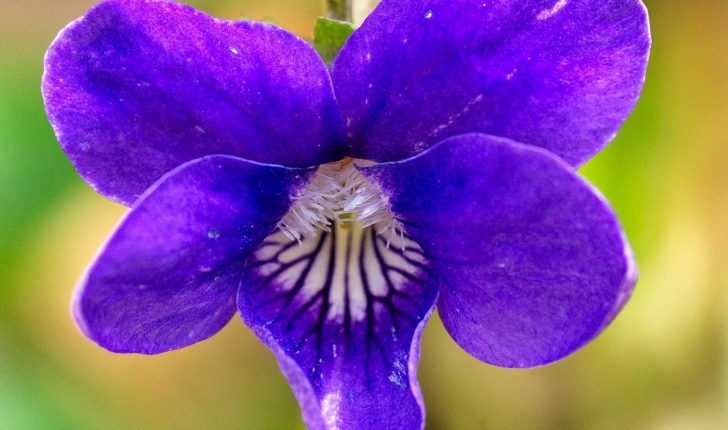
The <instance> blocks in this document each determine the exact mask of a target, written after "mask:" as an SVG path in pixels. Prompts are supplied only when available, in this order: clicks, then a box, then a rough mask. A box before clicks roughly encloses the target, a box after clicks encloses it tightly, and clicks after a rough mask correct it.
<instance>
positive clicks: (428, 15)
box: [425, 10, 432, 19]
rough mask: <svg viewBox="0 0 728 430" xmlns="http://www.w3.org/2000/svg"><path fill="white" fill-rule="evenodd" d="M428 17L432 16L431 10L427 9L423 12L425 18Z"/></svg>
mask: <svg viewBox="0 0 728 430" xmlns="http://www.w3.org/2000/svg"><path fill="white" fill-rule="evenodd" d="M430 18H432V11H431V10H428V11H427V13H426V14H425V19H430Z"/></svg>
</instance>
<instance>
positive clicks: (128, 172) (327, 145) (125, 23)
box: [43, 0, 345, 205]
mask: <svg viewBox="0 0 728 430" xmlns="http://www.w3.org/2000/svg"><path fill="white" fill-rule="evenodd" d="M43 96H44V98H45V103H46V110H47V112H48V117H49V119H50V121H51V124H52V125H53V127H54V128H55V130H56V134H57V136H58V139H59V141H60V142H61V146H62V147H63V150H64V151H65V152H66V154H67V155H68V157H69V158H70V159H71V161H72V162H73V164H74V166H75V167H76V168H77V169H78V171H79V173H80V174H81V176H82V177H83V178H84V179H85V180H86V181H87V182H88V183H89V184H90V185H91V186H92V187H94V188H95V189H96V190H97V191H99V192H100V193H101V194H103V195H105V196H107V197H109V198H111V199H112V200H115V201H118V202H121V203H124V204H127V205H130V204H131V203H133V202H134V200H135V199H136V198H137V197H138V196H139V195H140V194H141V193H142V192H144V190H146V189H147V188H148V187H149V186H150V185H152V183H154V182H155V181H156V180H157V179H159V178H160V177H161V176H162V175H164V174H165V173H167V172H169V171H170V170H172V169H174V168H175V167H177V166H179V165H180V164H182V163H184V162H187V161H190V160H193V159H196V158H200V157H204V156H206V155H213V154H225V155H233V156H236V157H241V158H245V159H248V160H252V161H257V162H261V163H269V164H280V165H284V166H289V167H308V166H313V165H317V164H321V163H325V162H329V161H334V160H337V159H340V158H342V157H343V155H344V151H345V146H344V144H343V138H344V131H343V125H342V122H341V114H340V112H339V109H338V106H337V104H336V101H335V99H334V96H333V89H332V86H331V80H330V77H329V74H328V71H327V69H326V66H325V65H324V63H323V61H322V60H321V59H320V57H319V56H318V54H317V53H316V52H315V51H314V50H313V48H311V47H310V46H309V45H308V44H307V43H306V42H304V41H303V40H301V39H299V38H298V37H296V36H294V35H292V34H290V33H288V32H286V31H284V30H282V29H280V28H277V27H275V26H273V25H269V24H264V23H258V22H231V21H223V20H219V19H215V18H212V17H210V16H208V15H205V14H204V13H202V12H199V11H196V10H194V9H192V8H191V7H189V6H185V5H181V4H178V3H174V2H169V1H163V0H151V1H140V0H108V1H105V2H102V3H100V4H99V5H97V6H95V7H94V8H93V9H91V10H90V11H89V12H88V13H87V14H86V16H84V17H83V18H81V19H79V20H77V21H75V22H74V23H72V24H71V25H69V26H68V27H67V28H66V29H65V30H63V31H62V32H61V33H60V34H59V36H58V38H57V39H56V40H55V42H53V45H51V47H50V49H49V50H48V54H47V56H46V72H45V76H44V78H43Z"/></svg>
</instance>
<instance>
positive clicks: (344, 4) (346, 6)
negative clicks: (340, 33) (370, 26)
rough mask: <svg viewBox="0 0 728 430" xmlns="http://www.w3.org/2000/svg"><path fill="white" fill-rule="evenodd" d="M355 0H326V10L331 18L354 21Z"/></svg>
mask: <svg viewBox="0 0 728 430" xmlns="http://www.w3.org/2000/svg"><path fill="white" fill-rule="evenodd" d="M352 2H353V0H326V10H328V12H329V13H328V15H329V18H331V19H336V20H339V21H347V22H352V21H353V16H352V14H351V4H352Z"/></svg>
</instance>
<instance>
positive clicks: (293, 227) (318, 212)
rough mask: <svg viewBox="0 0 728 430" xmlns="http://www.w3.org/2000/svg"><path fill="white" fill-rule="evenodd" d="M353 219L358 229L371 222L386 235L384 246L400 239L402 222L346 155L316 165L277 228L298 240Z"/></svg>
mask: <svg viewBox="0 0 728 430" xmlns="http://www.w3.org/2000/svg"><path fill="white" fill-rule="evenodd" d="M356 163H359V161H358V160H357V161H356ZM362 163H368V162H366V161H363V162H362ZM353 223H356V224H357V227H358V228H361V229H365V228H367V227H371V226H375V227H374V228H376V230H377V233H378V234H382V235H384V236H385V237H387V246H389V243H390V242H391V240H392V238H393V237H397V236H398V235H399V240H398V242H399V243H401V244H403V243H404V240H403V237H402V236H403V234H404V232H403V231H402V226H401V225H400V224H399V222H398V221H397V220H396V219H395V218H394V216H392V214H391V213H390V212H389V210H387V208H386V207H385V202H384V200H382V198H381V197H380V196H379V193H378V192H377V190H376V189H375V188H374V187H373V186H372V185H371V184H369V182H368V181H367V180H366V178H365V177H364V176H363V175H362V174H361V173H360V172H359V171H358V170H357V169H356V167H355V160H354V159H352V158H348V157H347V158H344V159H343V160H341V161H338V162H335V163H329V164H323V165H321V166H320V167H319V168H318V171H317V172H316V176H315V177H314V179H313V181H312V182H311V184H310V185H309V186H308V188H307V189H306V191H305V192H304V194H303V195H301V196H299V197H297V198H296V202H295V203H294V204H293V206H292V207H291V209H290V210H289V211H288V213H287V214H286V216H285V217H283V219H282V220H281V221H280V222H279V223H278V228H279V229H280V230H281V232H282V233H283V234H284V235H286V237H288V238H289V239H290V240H297V241H299V242H301V239H302V238H305V237H315V236H316V234H317V233H318V232H320V231H327V232H329V231H331V228H332V227H333V226H334V224H337V225H340V226H342V227H346V226H347V225H348V224H353Z"/></svg>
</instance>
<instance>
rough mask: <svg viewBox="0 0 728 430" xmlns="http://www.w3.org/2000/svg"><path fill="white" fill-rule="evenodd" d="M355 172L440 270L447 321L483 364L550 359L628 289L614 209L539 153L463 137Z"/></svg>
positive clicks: (601, 321) (625, 253)
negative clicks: (370, 185)
mask: <svg viewBox="0 0 728 430" xmlns="http://www.w3.org/2000/svg"><path fill="white" fill-rule="evenodd" d="M363 173H364V174H365V176H367V177H368V178H369V180H370V181H371V182H373V183H374V184H376V185H377V186H379V187H380V189H381V191H382V193H383V195H384V196H385V198H387V199H388V201H389V205H390V207H391V210H392V212H393V213H394V215H395V216H396V217H397V218H398V219H399V220H400V222H401V223H402V224H403V225H404V226H405V229H406V230H407V233H408V234H409V235H410V237H412V239H413V240H415V241H416V242H417V243H418V244H419V245H420V246H421V247H422V249H423V250H424V251H425V254H426V255H427V257H428V259H429V260H430V261H431V263H432V265H433V267H434V268H435V269H436V271H437V272H438V275H439V276H440V278H441V280H442V286H441V291H440V302H439V311H440V316H441V317H442V320H443V323H444V324H445V327H446V328H447V330H448V331H449V333H450V334H451V335H452V337H453V339H455V341H456V342H457V343H458V344H459V345H460V346H462V347H463V349H465V350H466V351H467V352H469V353H470V354H472V355H473V356H475V357H476V358H478V359H480V360H483V361H486V362H488V363H491V364H495V365H499V366H506V367H531V366H538V365H542V364H546V363H549V362H552V361H554V360H558V359H560V358H562V357H564V356H566V355H568V354H570V353H572V352H574V351H575V350H576V349H578V348H580V347H581V346H583V345H584V344H586V343H587V342H588V341H589V340H591V339H592V338H594V336H596V335H597V334H598V333H599V332H600V331H601V330H602V329H603V328H604V327H605V326H606V325H607V324H608V323H609V322H611V320H612V319H613V318H614V317H615V316H616V314H617V312H618V311H619V310H620V309H621V308H622V306H623V305H624V304H625V302H626V301H627V299H628V298H629V296H630V294H631V291H632V288H633V286H634V283H635V282H636V277H637V271H636V266H635V263H634V259H633V256H632V252H631V250H630V248H629V244H628V243H627V241H626V239H625V237H624V234H623V232H622V229H621V228H620V225H619V223H618V221H617V219H616V216H615V214H614V212H613V211H612V210H611V209H610V207H609V206H608V204H607V203H606V202H605V201H604V199H603V198H602V197H601V196H600V195H599V194H598V193H597V192H596V191H595V190H594V189H593V188H592V187H591V186H590V185H589V184H587V183H586V182H585V181H584V180H582V179H581V178H580V177H579V176H577V175H576V174H574V173H572V171H571V167H570V166H569V165H567V164H565V163H564V162H563V161H561V159H559V158H558V157H556V156H554V155H553V154H551V153H549V152H547V151H544V150H541V149H538V148H535V147H531V146H525V145H520V144H517V143H514V142H512V141H509V140H507V139H501V138H494V137H491V136H487V135H482V134H470V135H463V136H460V137H456V138H452V139H449V140H447V141H445V142H443V143H442V144H440V145H437V146H435V147H433V148H432V149H430V150H429V151H427V152H425V153H423V154H420V155H419V156H417V157H414V158H411V159H409V160H405V161H402V162H395V163H389V164H380V165H377V166H374V167H371V168H367V169H364V170H363Z"/></svg>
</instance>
